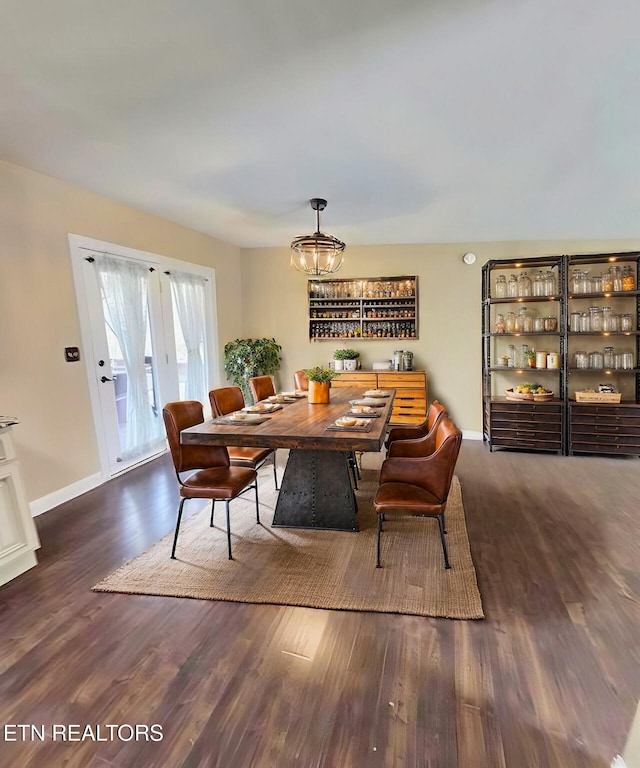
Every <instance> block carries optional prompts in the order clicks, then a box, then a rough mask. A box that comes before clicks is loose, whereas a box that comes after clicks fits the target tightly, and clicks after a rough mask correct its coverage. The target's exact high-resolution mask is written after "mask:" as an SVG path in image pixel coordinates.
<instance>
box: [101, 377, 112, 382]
mask: <svg viewBox="0 0 640 768" xmlns="http://www.w3.org/2000/svg"><path fill="white" fill-rule="evenodd" d="M100 381H101V382H102V383H103V384H104V383H105V381H113V379H109V378H107V377H106V376H101V377H100Z"/></svg>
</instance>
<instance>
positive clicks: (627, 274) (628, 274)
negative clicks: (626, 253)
mask: <svg viewBox="0 0 640 768" xmlns="http://www.w3.org/2000/svg"><path fill="white" fill-rule="evenodd" d="M635 289H636V276H635V275H634V274H633V267H631V266H629V265H628V264H627V265H626V266H625V267H623V268H622V290H623V291H635Z"/></svg>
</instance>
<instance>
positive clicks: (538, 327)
mask: <svg viewBox="0 0 640 768" xmlns="http://www.w3.org/2000/svg"><path fill="white" fill-rule="evenodd" d="M544 321H545V318H544V317H534V319H533V330H534V331H535V332H536V333H538V332H544V330H545V326H544Z"/></svg>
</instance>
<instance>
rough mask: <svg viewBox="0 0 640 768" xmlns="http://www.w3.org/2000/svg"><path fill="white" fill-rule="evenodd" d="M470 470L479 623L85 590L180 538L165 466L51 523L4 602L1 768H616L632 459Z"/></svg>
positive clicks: (634, 638)
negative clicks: (87, 731) (157, 732)
mask: <svg viewBox="0 0 640 768" xmlns="http://www.w3.org/2000/svg"><path fill="white" fill-rule="evenodd" d="M457 474H458V476H459V477H460V479H461V483H462V491H463V497H464V503H465V509H466V514H467V523H468V530H469V538H470V542H471V550H472V554H473V557H474V561H475V563H476V567H477V572H478V581H479V586H480V591H481V593H482V596H483V602H484V607H485V612H486V617H487V618H486V620H484V621H468V622H465V621H451V620H445V619H424V618H417V617H409V616H396V615H388V614H366V613H349V612H339V611H321V610H313V609H303V608H291V607H278V606H268V605H261V606H258V605H256V606H254V605H244V604H236V603H225V602H206V601H199V600H188V599H175V598H160V597H145V596H127V595H117V594H105V593H93V592H91V587H92V586H93V585H94V584H95V583H96V582H98V581H99V580H100V579H101V578H103V577H104V576H106V575H107V574H108V573H110V572H111V571H112V570H114V569H115V568H117V567H118V566H119V565H120V564H122V563H124V562H125V561H127V560H129V559H131V558H132V557H134V556H135V555H136V554H138V553H139V552H141V551H143V550H144V549H146V548H147V547H148V546H149V545H150V544H152V543H153V542H155V541H157V540H158V539H160V538H161V537H162V536H163V535H164V534H166V533H167V532H169V531H171V530H172V529H173V525H174V519H175V512H176V506H177V490H176V484H175V479H174V476H173V469H172V466H171V464H170V461H169V459H168V458H162V459H159V460H156V461H155V462H153V463H151V464H149V465H146V466H143V467H140V468H138V469H136V470H134V471H133V472H130V473H128V474H127V475H125V476H123V477H121V478H118V479H116V480H113V481H111V482H109V483H107V484H106V485H104V486H102V487H101V488H98V489H96V490H94V491H92V492H90V493H87V494H85V495H84V496H82V497H80V498H78V499H75V500H74V501H71V502H69V503H67V504H64V505H62V506H61V507H59V508H57V509H55V510H52V511H51V512H48V513H46V514H45V515H42V516H40V517H39V518H38V519H37V524H38V528H39V532H40V536H41V539H42V549H41V550H40V551H39V553H38V557H39V565H38V566H37V567H36V568H35V569H32V570H31V571H29V572H28V573H26V574H24V575H23V576H21V577H19V578H18V579H15V580H14V581H13V582H11V583H10V584H8V585H6V586H5V587H3V588H2V589H1V590H0V633H1V634H0V637H1V640H2V643H1V646H0V725H1V727H2V731H0V766H2V768H4V767H5V766H12V768H13V767H15V766H18V767H19V768H41V767H42V766H47V767H49V766H54V767H55V766H69V767H74V766H77V767H78V768H88V767H90V768H107V767H112V766H118V767H119V768H128V767H129V766H131V768H133V767H134V766H135V768H144V767H145V766H162V767H163V768H164V767H165V766H166V767H168V768H174V766H175V767H176V768H178V767H183V766H184V767H185V768H186V767H187V766H189V767H195V766H202V767H204V766H207V767H209V766H217V767H218V766H219V767H220V768H246V767H247V766H251V767H254V766H256V767H257V766H259V767H260V768H262V767H263V766H264V767H265V768H266V767H267V766H268V767H269V768H272V767H273V766H278V768H290V767H293V766H301V767H302V768H312V767H313V768H316V767H317V768H328V767H329V766H331V767H332V768H334V767H335V768H350V767H352V766H354V767H356V768H377V767H378V766H402V767H403V768H413V767H414V766H415V767H417V766H420V767H421V768H422V767H423V766H424V767H425V768H426V767H427V766H429V767H430V768H454V767H455V766H461V767H464V768H475V767H476V766H478V767H482V768H484V766H487V767H488V768H500V767H501V766H504V767H506V768H556V767H557V768H605V767H607V766H609V764H610V761H611V759H612V757H613V756H614V755H615V754H616V753H618V752H621V751H622V748H623V746H624V743H625V740H626V736H627V732H628V730H629V727H630V725H631V721H632V719H633V715H634V713H635V710H636V706H637V703H638V698H639V696H640V663H639V661H640V607H639V605H640V603H639V594H640V589H639V587H640V583H639V582H640V578H639V571H640V544H639V537H638V517H639V514H638V491H639V489H640V481H639V480H640V461H639V460H638V459H635V458H602V457H558V456H546V455H541V454H524V453H515V452H506V451H498V452H494V453H489V452H488V451H487V449H486V448H485V447H484V446H483V445H482V444H481V443H479V442H468V441H465V442H464V444H463V448H462V451H461V455H460V459H459V463H458V467H457ZM261 482H264V483H272V475H271V469H270V468H269V467H266V468H265V469H264V470H262V471H261ZM194 508H197V504H195V503H194ZM19 724H25V725H27V724H28V725H34V726H37V727H38V728H42V729H43V731H44V741H40V739H39V735H38V733H33V734H25V738H22V735H21V734H20V732H19V731H17V730H16V729H15V726H17V725H19ZM69 724H78V725H80V726H81V728H80V731H79V732H73V731H72V732H71V734H70V735H71V736H74V737H75V738H80V736H81V735H82V730H83V729H84V726H86V725H91V726H92V727H93V736H94V737H101V738H103V739H106V740H103V741H95V740H91V736H87V738H86V739H85V740H84V741H79V740H75V741H69V740H67V741H63V740H61V738H62V735H61V734H62V731H61V730H60V729H59V730H58V734H59V735H58V738H57V739H56V741H53V740H52V738H51V734H52V729H53V726H54V725H58V726H66V727H67V728H68V726H69ZM109 724H111V725H121V726H122V725H124V726H127V725H128V726H133V727H135V726H136V725H137V726H138V729H139V734H138V736H139V738H138V739H137V740H135V739H130V737H131V728H126V727H125V728H123V729H121V731H120V732H119V734H117V735H119V737H120V738H117V737H116V738H114V739H110V738H109V734H108V732H106V731H101V732H99V733H98V732H97V730H96V726H100V727H101V728H102V729H104V728H105V727H106V726H107V725H109ZM153 724H158V725H160V726H161V728H162V735H163V738H162V741H146V740H145V734H144V728H143V726H148V727H151V726H152V725H153ZM141 726H142V728H141ZM7 727H8V730H7ZM147 735H148V736H149V737H151V735H152V732H147ZM66 736H67V738H68V737H69V732H68V730H67V731H66ZM12 738H15V739H16V740H11V739H12ZM129 739H130V740H129Z"/></svg>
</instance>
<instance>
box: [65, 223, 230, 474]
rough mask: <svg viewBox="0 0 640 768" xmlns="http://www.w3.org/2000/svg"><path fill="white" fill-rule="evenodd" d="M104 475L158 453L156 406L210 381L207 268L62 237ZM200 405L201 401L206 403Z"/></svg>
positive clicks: (211, 293)
mask: <svg viewBox="0 0 640 768" xmlns="http://www.w3.org/2000/svg"><path fill="white" fill-rule="evenodd" d="M69 243H70V251H71V259H72V266H73V272H74V280H75V285H76V297H77V300H78V311H79V317H80V325H81V335H82V341H83V357H84V361H85V366H86V369H87V373H88V377H89V389H90V393H91V399H92V406H93V411H94V424H95V427H96V436H97V440H98V446H99V451H100V460H101V466H102V474H103V475H104V476H106V477H109V476H113V475H116V474H119V473H121V472H122V471H124V470H126V469H128V468H130V467H131V466H133V465H136V464H139V463H140V462H142V461H145V460H146V459H148V458H151V457H153V456H154V455H157V454H158V453H160V452H162V451H164V450H165V447H166V440H165V432H164V424H163V420H162V404H163V403H165V402H168V401H170V400H184V399H195V400H200V401H201V402H202V403H203V405H205V406H207V405H208V395H207V393H208V390H209V389H210V388H211V387H212V386H216V385H217V383H218V382H217V375H216V371H215V370H214V365H213V361H214V360H216V359H217V355H216V349H215V338H216V332H215V300H214V297H215V283H214V277H215V276H214V273H213V270H211V269H206V268H203V267H199V266H196V265H190V264H188V263H186V262H177V261H175V260H170V259H166V258H164V257H162V256H157V255H154V254H148V253H143V252H140V251H135V250H133V249H128V248H124V247H121V246H117V245H114V244H111V243H103V242H99V241H95V240H91V239H89V238H83V237H80V236H77V235H69ZM205 410H206V408H205Z"/></svg>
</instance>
